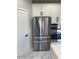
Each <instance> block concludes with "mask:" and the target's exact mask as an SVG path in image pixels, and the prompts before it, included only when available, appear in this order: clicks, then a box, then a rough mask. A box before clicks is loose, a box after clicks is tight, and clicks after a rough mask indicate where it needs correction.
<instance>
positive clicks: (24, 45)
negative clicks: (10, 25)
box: [17, 9, 30, 56]
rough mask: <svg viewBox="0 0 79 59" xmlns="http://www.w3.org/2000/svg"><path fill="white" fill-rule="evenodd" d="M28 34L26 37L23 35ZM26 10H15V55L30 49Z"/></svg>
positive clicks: (20, 54)
mask: <svg viewBox="0 0 79 59" xmlns="http://www.w3.org/2000/svg"><path fill="white" fill-rule="evenodd" d="M26 34H27V35H28V36H27V37H26V36H25V35H26ZM29 35H30V34H29V18H28V10H23V9H18V11H17V56H22V55H24V54H25V53H27V52H29V51H30V39H29Z"/></svg>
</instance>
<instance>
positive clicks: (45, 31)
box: [32, 16, 51, 51]
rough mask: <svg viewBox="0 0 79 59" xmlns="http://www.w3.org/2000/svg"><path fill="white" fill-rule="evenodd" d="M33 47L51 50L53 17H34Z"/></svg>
mask: <svg viewBox="0 0 79 59" xmlns="http://www.w3.org/2000/svg"><path fill="white" fill-rule="evenodd" d="M32 25H33V31H32V32H33V49H34V50H35V51H47V50H50V42H51V39H50V30H51V17H49V16H39V17H33V20H32Z"/></svg>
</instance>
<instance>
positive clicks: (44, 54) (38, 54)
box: [17, 50, 52, 59]
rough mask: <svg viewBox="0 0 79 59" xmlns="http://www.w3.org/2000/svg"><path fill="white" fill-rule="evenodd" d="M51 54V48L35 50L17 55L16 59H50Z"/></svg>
mask: <svg viewBox="0 0 79 59" xmlns="http://www.w3.org/2000/svg"><path fill="white" fill-rule="evenodd" d="M51 55H52V54H51V50H50V51H35V52H33V53H31V54H28V55H26V56H21V57H18V58H17V59H52V58H51V57H52V56H51Z"/></svg>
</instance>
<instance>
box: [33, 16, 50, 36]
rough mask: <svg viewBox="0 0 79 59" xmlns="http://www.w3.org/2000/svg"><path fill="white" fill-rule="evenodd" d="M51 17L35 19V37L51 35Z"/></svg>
mask: <svg viewBox="0 0 79 59" xmlns="http://www.w3.org/2000/svg"><path fill="white" fill-rule="evenodd" d="M50 26H51V17H34V19H33V35H50Z"/></svg>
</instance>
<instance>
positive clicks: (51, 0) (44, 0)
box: [32, 0, 61, 3]
mask: <svg viewBox="0 0 79 59" xmlns="http://www.w3.org/2000/svg"><path fill="white" fill-rule="evenodd" d="M32 3H61V0H32Z"/></svg>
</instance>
